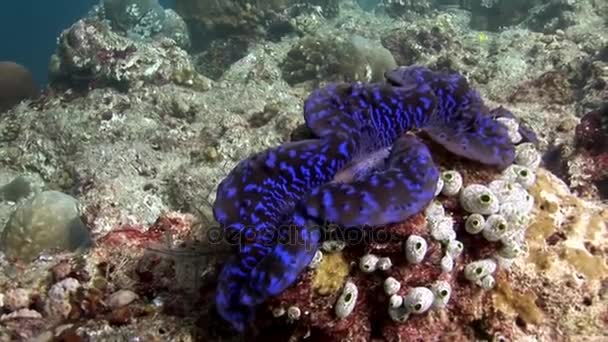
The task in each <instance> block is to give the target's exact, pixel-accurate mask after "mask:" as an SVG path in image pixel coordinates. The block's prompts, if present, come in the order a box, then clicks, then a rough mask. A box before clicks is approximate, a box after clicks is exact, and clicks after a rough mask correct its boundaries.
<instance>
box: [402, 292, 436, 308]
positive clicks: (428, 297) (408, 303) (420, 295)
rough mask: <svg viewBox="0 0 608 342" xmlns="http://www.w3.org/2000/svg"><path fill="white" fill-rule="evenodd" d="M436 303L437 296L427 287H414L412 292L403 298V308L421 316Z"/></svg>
mask: <svg viewBox="0 0 608 342" xmlns="http://www.w3.org/2000/svg"><path fill="white" fill-rule="evenodd" d="M434 301H435V295H434V294H433V291H431V290H429V289H428V288H426V287H423V286H420V287H414V288H413V289H411V290H410V292H409V293H408V294H407V296H405V297H404V298H403V306H404V307H406V308H407V309H408V311H409V312H410V313H413V314H421V313H424V312H426V311H427V310H428V309H429V308H430V307H431V305H433V302H434Z"/></svg>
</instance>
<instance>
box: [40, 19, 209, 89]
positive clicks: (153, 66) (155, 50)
mask: <svg viewBox="0 0 608 342" xmlns="http://www.w3.org/2000/svg"><path fill="white" fill-rule="evenodd" d="M49 72H50V78H51V83H52V85H53V86H56V87H61V86H62V85H63V86H68V87H70V86H72V87H76V88H78V89H82V88H84V89H88V88H98V87H104V86H110V87H115V88H117V89H119V90H123V91H126V90H129V89H131V88H133V87H141V86H142V85H143V84H145V83H150V84H155V85H162V84H166V83H175V84H179V85H183V86H187V87H192V88H195V89H199V90H205V89H208V88H209V87H210V84H211V81H210V80H209V79H207V78H205V77H204V76H202V75H200V74H199V73H198V72H197V71H196V70H195V68H194V66H193V65H192V63H191V61H190V58H189V56H188V54H187V53H186V52H185V51H184V50H182V49H181V48H180V47H179V46H177V43H175V41H173V40H170V39H160V40H155V41H152V42H150V43H144V42H138V41H133V40H131V39H128V38H126V37H123V36H121V35H119V34H117V33H115V32H113V31H112V30H111V29H110V27H109V26H108V25H107V24H105V23H103V22H100V21H96V20H92V19H87V20H80V21H78V22H76V23H75V24H74V25H72V27H70V28H68V29H67V30H65V31H63V32H62V34H61V36H60V37H59V43H58V47H57V52H56V54H55V55H53V56H52V57H51V66H50V71H49Z"/></svg>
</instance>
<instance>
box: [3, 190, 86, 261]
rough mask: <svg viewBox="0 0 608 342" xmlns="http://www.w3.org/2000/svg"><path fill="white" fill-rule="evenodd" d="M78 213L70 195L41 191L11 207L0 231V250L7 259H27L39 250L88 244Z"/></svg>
mask: <svg viewBox="0 0 608 342" xmlns="http://www.w3.org/2000/svg"><path fill="white" fill-rule="evenodd" d="M79 215H80V214H79V211H78V202H77V201H76V200H75V199H74V198H72V197H71V196H68V195H66V194H63V193H61V192H57V191H44V192H41V193H39V194H37V195H36V196H34V197H33V198H31V199H30V200H28V201H26V202H24V203H22V204H21V205H20V206H19V207H18V208H17V209H15V211H14V212H13V214H12V215H11V217H10V218H9V221H8V222H7V224H6V227H5V228H4V230H3V231H2V236H1V237H0V249H1V250H2V251H3V252H4V253H5V254H6V256H7V257H9V258H14V259H18V260H22V261H31V260H32V259H34V258H36V257H37V256H38V254H40V253H41V252H43V251H54V250H69V251H74V250H76V249H78V248H85V247H88V246H89V245H90V244H91V237H90V235H89V232H88V230H87V228H86V226H85V225H84V223H83V222H82V221H81V220H80V216H79Z"/></svg>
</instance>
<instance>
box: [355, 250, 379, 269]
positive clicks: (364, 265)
mask: <svg viewBox="0 0 608 342" xmlns="http://www.w3.org/2000/svg"><path fill="white" fill-rule="evenodd" d="M378 260H379V258H378V257H377V256H376V255H374V254H365V255H364V256H362V257H361V259H359V268H360V269H361V271H363V272H365V273H372V272H374V271H375V270H376V268H377V265H378Z"/></svg>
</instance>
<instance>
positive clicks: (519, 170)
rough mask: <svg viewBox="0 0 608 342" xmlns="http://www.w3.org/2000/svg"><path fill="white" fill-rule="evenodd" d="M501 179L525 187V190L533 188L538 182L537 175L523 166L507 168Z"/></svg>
mask: <svg viewBox="0 0 608 342" xmlns="http://www.w3.org/2000/svg"><path fill="white" fill-rule="evenodd" d="M501 178H502V179H504V180H506V181H508V182H511V183H517V184H520V185H521V186H523V187H524V188H525V189H528V188H529V187H531V186H532V185H533V184H534V182H536V175H535V174H534V171H533V170H532V169H530V168H529V167H526V166H522V165H511V166H509V167H507V168H506V169H505V170H504V171H503V172H502V175H501Z"/></svg>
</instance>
